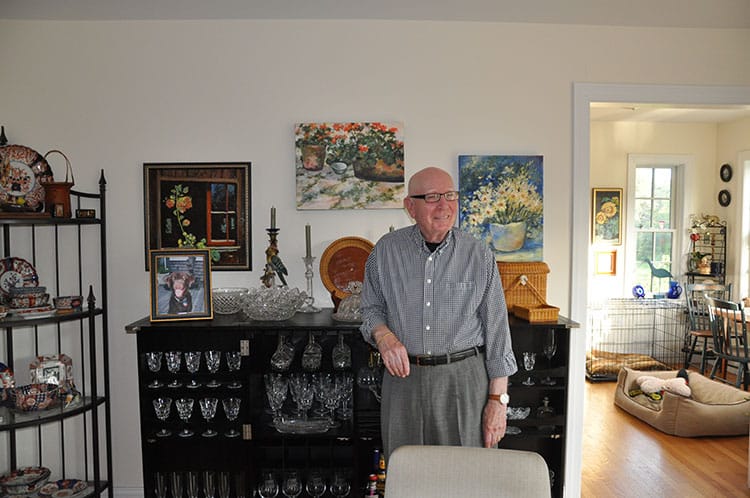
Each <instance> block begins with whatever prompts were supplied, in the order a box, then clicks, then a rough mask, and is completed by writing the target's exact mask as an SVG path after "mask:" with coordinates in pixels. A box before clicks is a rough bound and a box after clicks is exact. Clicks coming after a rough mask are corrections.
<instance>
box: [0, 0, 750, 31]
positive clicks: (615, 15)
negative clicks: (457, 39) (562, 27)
mask: <svg viewBox="0 0 750 498" xmlns="http://www.w3.org/2000/svg"><path fill="white" fill-rule="evenodd" d="M0 5H1V7H0V19H50V20H131V19H132V20H136V19H401V20H433V21H482V22H514V23H517V22H529V23H545V24H584V25H604V26H641V27H644V26H653V27H685V28H741V29H747V28H750V1H748V0H0Z"/></svg>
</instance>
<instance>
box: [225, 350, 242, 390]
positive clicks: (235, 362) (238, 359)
mask: <svg viewBox="0 0 750 498" xmlns="http://www.w3.org/2000/svg"><path fill="white" fill-rule="evenodd" d="M226 358H227V369H228V370H229V371H230V372H237V371H238V370H239V369H240V367H241V366H242V355H241V354H240V352H239V351H227V352H226ZM227 387H228V388H229V389H239V388H241V387H242V383H241V382H240V381H238V380H237V379H232V381H231V382H230V383H229V384H227Z"/></svg>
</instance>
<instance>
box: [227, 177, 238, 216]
mask: <svg viewBox="0 0 750 498" xmlns="http://www.w3.org/2000/svg"><path fill="white" fill-rule="evenodd" d="M236 209H237V185H235V184H233V183H230V184H228V185H227V211H236Z"/></svg>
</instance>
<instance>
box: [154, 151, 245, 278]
mask: <svg viewBox="0 0 750 498" xmlns="http://www.w3.org/2000/svg"><path fill="white" fill-rule="evenodd" d="M143 193H144V216H145V231H146V233H145V260H146V270H149V257H148V254H149V251H151V250H155V249H168V248H195V249H208V250H209V251H210V255H211V262H212V266H213V269H214V270H252V262H251V257H250V255H251V239H250V215H251V213H250V205H251V204H250V163H172V164H170V163H145V164H144V165H143Z"/></svg>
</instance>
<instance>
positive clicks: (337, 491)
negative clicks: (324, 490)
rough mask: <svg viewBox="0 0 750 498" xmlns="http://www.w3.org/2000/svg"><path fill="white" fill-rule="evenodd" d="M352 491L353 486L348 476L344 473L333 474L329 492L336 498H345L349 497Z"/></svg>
mask: <svg viewBox="0 0 750 498" xmlns="http://www.w3.org/2000/svg"><path fill="white" fill-rule="evenodd" d="M351 490H352V486H351V484H350V483H349V480H348V479H347V478H346V475H345V474H344V473H343V472H342V471H336V472H334V473H333V481H331V486H330V487H329V488H328V491H330V492H331V494H332V495H333V496H334V497H336V498H344V497H345V496H349V492H350V491H351Z"/></svg>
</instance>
